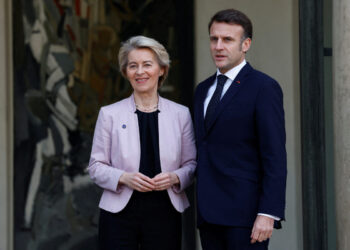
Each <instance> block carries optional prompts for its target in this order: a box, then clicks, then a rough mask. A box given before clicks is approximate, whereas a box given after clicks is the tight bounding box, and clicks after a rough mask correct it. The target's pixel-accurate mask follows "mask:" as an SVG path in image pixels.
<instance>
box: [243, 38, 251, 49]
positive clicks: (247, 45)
mask: <svg viewBox="0 0 350 250" xmlns="http://www.w3.org/2000/svg"><path fill="white" fill-rule="evenodd" d="M251 43H252V39H250V38H249V37H248V38H246V39H245V40H244V41H243V43H242V51H243V52H244V53H246V52H247V51H248V50H249V49H250V45H251Z"/></svg>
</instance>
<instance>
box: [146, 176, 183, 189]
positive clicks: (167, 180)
mask: <svg viewBox="0 0 350 250" xmlns="http://www.w3.org/2000/svg"><path fill="white" fill-rule="evenodd" d="M153 181H154V182H155V188H154V190H157V191H161V190H166V189H168V188H170V187H172V186H173V185H176V184H180V180H179V177H178V176H177V175H176V174H174V173H160V174H158V175H156V176H155V177H153Z"/></svg>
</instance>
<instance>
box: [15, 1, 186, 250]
mask: <svg viewBox="0 0 350 250" xmlns="http://www.w3.org/2000/svg"><path fill="white" fill-rule="evenodd" d="M180 7H181V6H179V3H177V2H176V1H175V0H149V1H143V0H142V1H141V0H135V1H127V0H101V1H97V0H95V1H94V0H89V1H88V0H75V1H63V0H37V1H27V0H14V1H13V11H14V12H13V25H14V29H13V31H14V33H13V36H14V70H15V72H14V80H15V84H14V95H15V97H14V106H15V159H14V162H15V169H14V173H15V177H14V178H15V179H14V190H15V249H18V250H26V249H29V250H32V249H33V250H34V249H35V250H39V249H43V250H47V249H59V250H63V249H70V250H73V249H85V250H88V249H97V245H96V241H97V224H98V199H99V197H100V193H101V190H100V189H99V188H98V187H96V186H95V185H94V184H93V183H92V182H91V181H90V179H89V176H88V175H87V173H86V170H85V169H86V167H87V165H88V160H89V156H90V150H91V144H92V136H93V130H94V126H95V122H96V119H97V114H98V111H99V108H100V107H101V106H103V105H107V104H110V103H113V102H115V101H118V100H120V99H122V98H125V97H127V96H129V95H130V94H131V91H132V90H131V88H130V86H129V84H128V82H127V81H126V80H125V79H123V78H122V76H121V74H120V73H119V71H118V62H117V52H118V50H119V47H120V42H121V41H124V40H126V39H127V38H129V37H130V36H132V35H139V34H143V35H146V36H151V37H154V38H155V39H157V40H158V41H160V42H161V43H162V44H164V45H165V47H166V48H167V49H168V51H169V53H170V56H171V59H172V69H171V72H170V75H169V79H168V80H167V82H166V83H165V85H164V88H163V89H162V90H161V93H162V95H163V96H165V97H167V98H170V99H172V100H175V101H177V102H183V100H182V99H181V91H180V90H181V86H180V85H179V84H180V82H181V81H180V80H179V79H183V77H182V76H181V74H183V73H182V71H181V64H180V62H181V60H182V59H181V58H180V53H179V51H180V48H179V46H177V44H180V43H179V42H178V40H179V37H180V36H182V35H183V34H181V33H180V32H181V31H182V29H181V28H182V27H180V26H179V25H178V20H179V19H183V18H184V17H182V16H180V17H179V16H178V15H181V13H182V12H181V11H180V12H179V11H177V10H179V8H180ZM175 13H176V15H175ZM165 16H166V17H167V18H164V17H165ZM191 25H192V24H191ZM184 65H185V66H188V65H186V63H184ZM192 66H193V65H190V67H192ZM192 86H193V85H189V86H188V87H189V88H190V89H192ZM182 91H185V90H183V89H182Z"/></svg>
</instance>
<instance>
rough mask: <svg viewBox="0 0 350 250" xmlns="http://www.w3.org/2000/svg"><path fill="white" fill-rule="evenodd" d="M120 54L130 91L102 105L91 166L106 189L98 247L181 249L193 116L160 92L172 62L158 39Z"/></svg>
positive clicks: (136, 40)
mask: <svg viewBox="0 0 350 250" xmlns="http://www.w3.org/2000/svg"><path fill="white" fill-rule="evenodd" d="M118 57H119V65H120V70H121V72H122V74H123V76H124V77H126V78H127V79H128V80H129V82H130V84H131V86H132V88H133V89H134V92H133V94H132V95H131V96H130V97H129V98H126V99H124V100H122V101H119V102H117V103H114V104H111V105H109V106H105V107H103V108H101V110H100V113H99V116H98V119H97V123H96V127H95V134H94V140H93V146H92V151H91V158H90V163H89V167H88V171H89V174H90V176H91V179H92V180H93V181H94V182H95V183H96V184H97V185H99V186H100V187H101V188H103V189H104V191H103V194H102V197H101V201H100V204H99V207H100V222H99V245H100V250H104V249H113V250H116V249H135V250H136V249H142V250H148V249H149V250H157V249H162V250H164V249H174V250H178V249H180V248H181V214H180V213H182V212H183V211H184V210H185V209H186V208H187V207H188V206H189V202H188V200H187V197H186V194H185V192H184V189H185V188H186V187H187V186H189V185H190V184H191V182H192V180H193V175H194V171H195V168H196V161H195V158H196V149H195V142H194V135H193V126H192V120H191V115H190V112H189V110H188V108H186V107H184V106H182V105H180V104H177V103H174V102H172V101H170V100H167V99H164V98H162V97H160V96H159V95H158V88H159V87H160V86H161V85H162V83H163V82H164V80H165V78H166V77H167V74H168V70H169V64H170V60H169V55H168V53H167V52H166V50H165V48H164V47H163V46H162V45H161V44H159V43H158V42H157V41H155V40H154V39H151V38H147V37H144V36H136V37H132V38H130V39H129V40H127V41H126V42H125V43H123V45H122V47H121V48H120V51H119V55H118Z"/></svg>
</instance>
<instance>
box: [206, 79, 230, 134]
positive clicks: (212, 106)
mask: <svg viewBox="0 0 350 250" xmlns="http://www.w3.org/2000/svg"><path fill="white" fill-rule="evenodd" d="M226 80H227V76H225V75H218V77H217V83H216V89H215V92H214V94H213V96H212V98H211V99H210V102H209V104H208V107H207V112H206V114H205V120H204V122H205V127H206V128H207V129H208V127H209V123H210V121H211V119H212V118H213V116H214V114H215V110H216V107H217V106H218V104H219V103H220V99H221V94H222V89H223V88H224V84H225V82H226Z"/></svg>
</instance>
